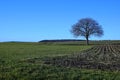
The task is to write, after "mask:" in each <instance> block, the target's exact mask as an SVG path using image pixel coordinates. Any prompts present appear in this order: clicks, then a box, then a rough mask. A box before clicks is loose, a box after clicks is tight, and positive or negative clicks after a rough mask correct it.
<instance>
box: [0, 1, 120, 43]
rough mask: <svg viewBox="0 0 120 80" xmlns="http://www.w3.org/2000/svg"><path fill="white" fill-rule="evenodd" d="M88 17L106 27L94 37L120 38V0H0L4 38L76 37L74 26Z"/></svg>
mask: <svg viewBox="0 0 120 80" xmlns="http://www.w3.org/2000/svg"><path fill="white" fill-rule="evenodd" d="M86 17H90V18H93V19H95V20H96V21H98V23H99V24H100V25H102V28H103V30H104V36H103V37H101V38H98V37H91V38H90V39H93V40H96V39H97V40H105V39H109V40H120V0H0V41H40V40H43V39H75V38H74V37H73V35H72V34H71V33H70V29H71V26H72V25H73V24H74V23H76V22H77V21H78V20H79V19H81V18H86ZM77 39H84V38H80V37H79V38H77Z"/></svg>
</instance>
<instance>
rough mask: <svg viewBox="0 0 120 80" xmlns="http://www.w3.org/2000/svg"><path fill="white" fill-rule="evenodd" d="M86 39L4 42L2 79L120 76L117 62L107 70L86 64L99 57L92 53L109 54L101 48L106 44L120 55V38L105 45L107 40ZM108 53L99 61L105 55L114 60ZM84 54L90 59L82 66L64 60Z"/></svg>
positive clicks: (115, 79)
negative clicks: (87, 42) (84, 40)
mask: <svg viewBox="0 0 120 80" xmlns="http://www.w3.org/2000/svg"><path fill="white" fill-rule="evenodd" d="M84 43H85V42H63V43H62V42H59V43H57V42H55V43H54V42H53V43H51V42H50V43H49V42H46V43H41V42H40V43H18V42H6V43H0V80H91V79H92V80H120V71H119V69H118V68H119V67H117V66H116V68H112V69H111V70H110V68H108V69H106V68H103V69H104V71H103V70H101V69H97V68H96V67H95V68H94V67H93V66H92V65H90V67H89V68H86V67H87V65H86V64H88V63H89V64H90V63H91V62H90V61H92V60H94V59H95V57H93V56H92V55H91V54H94V55H96V57H99V54H98V53H100V54H102V55H105V54H104V53H102V52H98V51H99V50H100V49H103V48H104V47H108V48H107V49H106V50H104V51H105V53H107V51H108V52H111V51H112V52H113V54H112V53H107V54H106V56H108V57H110V58H114V56H115V54H116V55H117V56H116V57H118V53H115V52H119V45H116V44H117V43H118V41H117V42H116V41H115V42H113V41H112V43H113V44H114V45H108V46H104V47H103V45H99V44H100V43H101V44H104V43H106V42H102V41H101V42H100V43H99V42H91V43H92V44H91V45H89V46H86V45H84ZM93 44H96V45H93ZM109 48H110V49H109ZM109 50H111V51H109ZM96 52H97V53H96ZM114 53H115V54H114ZM84 54H86V56H87V58H85V57H84V56H83V55H84ZM71 55H72V57H71ZM102 55H101V56H102ZM108 57H107V58H106V59H105V58H102V57H99V59H98V58H96V59H98V61H99V62H101V61H102V62H104V59H105V60H106V62H107V63H109V64H111V62H109V58H108ZM73 58H74V59H73ZM80 58H81V59H83V62H84V61H86V60H87V61H88V62H86V64H85V63H83V64H82V68H81V67H79V65H77V64H76V63H74V65H73V64H70V63H69V62H66V63H65V64H63V63H61V62H62V61H66V60H68V61H69V60H70V61H75V60H77V59H80ZM53 59H54V60H53ZM55 59H57V60H55ZM90 59H91V60H90ZM117 59H118V58H115V59H113V60H112V61H113V63H114V61H115V62H116V63H117V62H118V61H119V60H118V61H117ZM46 60H47V62H48V60H49V63H50V65H48V64H44V63H45V61H46ZM59 60H60V63H59V64H61V65H59V64H58V63H57V64H55V65H53V64H51V62H52V63H53V61H54V62H57V61H59ZM94 61H96V60H94ZM98 61H96V63H97V62H98ZM91 64H93V63H91ZM102 64H104V63H102ZM105 65H106V64H105ZM116 65H118V64H116ZM76 66H78V67H76ZM88 66H89V65H88ZM113 66H114V65H113Z"/></svg>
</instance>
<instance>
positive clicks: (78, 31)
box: [71, 18, 103, 45]
mask: <svg viewBox="0 0 120 80" xmlns="http://www.w3.org/2000/svg"><path fill="white" fill-rule="evenodd" d="M71 32H72V33H73V35H74V36H76V37H78V36H83V37H85V38H86V44H87V45H88V44H89V37H90V36H91V35H94V36H98V37H100V36H102V35H103V30H102V27H101V26H100V25H99V24H98V23H97V22H96V21H95V20H93V19H92V18H83V19H81V20H79V21H78V22H77V23H76V24H74V25H73V26H72V30H71Z"/></svg>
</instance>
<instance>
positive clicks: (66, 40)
mask: <svg viewBox="0 0 120 80" xmlns="http://www.w3.org/2000/svg"><path fill="white" fill-rule="evenodd" d="M72 41H85V40H76V39H57V40H42V41H39V42H72Z"/></svg>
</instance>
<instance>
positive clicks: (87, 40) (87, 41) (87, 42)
mask: <svg viewBox="0 0 120 80" xmlns="http://www.w3.org/2000/svg"><path fill="white" fill-rule="evenodd" d="M86 45H89V39H88V37H86Z"/></svg>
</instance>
